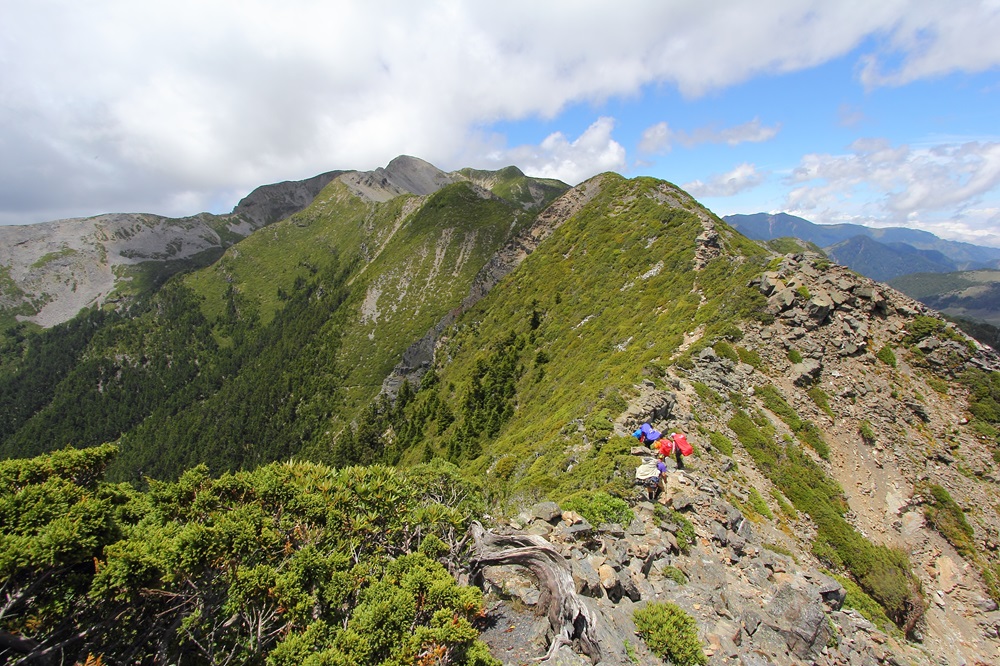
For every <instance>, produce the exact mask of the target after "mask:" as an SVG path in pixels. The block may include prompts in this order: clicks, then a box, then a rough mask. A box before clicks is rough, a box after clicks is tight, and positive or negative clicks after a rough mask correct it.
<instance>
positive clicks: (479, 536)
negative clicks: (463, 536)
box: [471, 522, 601, 663]
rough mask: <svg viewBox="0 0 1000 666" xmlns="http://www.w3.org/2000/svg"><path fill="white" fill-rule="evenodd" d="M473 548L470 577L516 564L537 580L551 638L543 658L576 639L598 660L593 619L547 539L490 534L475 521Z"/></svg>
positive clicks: (594, 620)
mask: <svg viewBox="0 0 1000 666" xmlns="http://www.w3.org/2000/svg"><path fill="white" fill-rule="evenodd" d="M471 531H472V538H473V541H474V542H475V545H476V549H475V553H474V554H473V556H472V561H471V565H472V567H471V568H472V580H474V581H478V580H479V579H481V576H482V570H483V568H484V567H488V566H503V565H509V564H517V565H520V566H522V567H525V568H526V569H528V570H529V571H531V573H532V574H534V576H535V578H536V579H537V581H538V588H539V593H540V596H539V599H538V604H539V606H540V607H542V608H545V609H546V614H547V616H548V619H549V625H550V626H551V627H552V632H553V639H552V644H551V645H550V646H549V652H548V655H547V656H546V659H549V658H551V657H552V656H553V655H554V654H555V653H556V651H558V649H559V647H560V646H561V645H567V644H571V643H572V641H573V640H579V642H580V647H581V648H582V649H583V652H584V653H585V654H586V655H587V656H588V657H590V658H591V660H593V661H594V662H595V663H597V662H599V661H600V660H601V648H600V646H599V644H598V640H597V635H596V633H597V632H596V627H597V618H596V617H595V616H594V613H593V612H592V611H591V610H590V608H588V607H587V605H586V604H585V603H584V601H583V599H581V598H580V596H579V595H577V593H576V586H575V585H574V583H573V575H572V573H571V572H570V568H569V565H568V564H567V563H566V559H565V558H564V557H563V556H562V555H561V554H560V553H559V551H557V550H556V549H555V548H553V547H552V544H550V543H549V542H548V541H546V540H545V539H543V538H542V537H540V536H535V535H532V534H494V533H493V532H489V531H487V530H485V529H484V528H483V526H482V525H480V524H479V523H478V522H477V523H473V525H472V530H471Z"/></svg>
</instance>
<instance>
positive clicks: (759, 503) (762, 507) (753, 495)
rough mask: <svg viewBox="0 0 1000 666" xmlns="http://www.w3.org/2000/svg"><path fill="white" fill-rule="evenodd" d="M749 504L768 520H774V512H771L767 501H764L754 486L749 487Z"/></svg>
mask: <svg viewBox="0 0 1000 666" xmlns="http://www.w3.org/2000/svg"><path fill="white" fill-rule="evenodd" d="M750 506H751V508H753V510H754V511H756V512H757V513H758V514H760V515H762V516H764V517H765V518H767V519H768V520H774V514H773V513H771V509H770V507H768V506H767V502H765V501H764V498H763V497H761V495H760V493H759V492H757V489H756V488H751V489H750Z"/></svg>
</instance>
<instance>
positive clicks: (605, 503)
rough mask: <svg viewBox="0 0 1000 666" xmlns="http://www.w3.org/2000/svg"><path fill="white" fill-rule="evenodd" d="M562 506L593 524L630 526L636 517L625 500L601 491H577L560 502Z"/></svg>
mask: <svg viewBox="0 0 1000 666" xmlns="http://www.w3.org/2000/svg"><path fill="white" fill-rule="evenodd" d="M560 507H561V508H562V509H564V510H567V511H576V512H577V513H578V514H580V515H581V516H583V517H584V518H586V519H587V521H588V522H589V523H590V524H591V525H601V524H603V523H618V524H619V525H624V526H628V525H629V524H631V522H632V521H633V520H634V519H635V514H634V513H632V509H630V508H629V506H628V504H627V503H626V502H625V500H623V499H621V498H618V497H612V496H611V495H609V494H607V493H605V492H601V491H597V492H587V491H582V492H579V493H576V494H575V495H571V496H570V497H569V498H567V499H566V500H564V501H563V502H560Z"/></svg>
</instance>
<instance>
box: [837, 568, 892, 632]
mask: <svg viewBox="0 0 1000 666" xmlns="http://www.w3.org/2000/svg"><path fill="white" fill-rule="evenodd" d="M832 575H833V578H834V579H835V580H836V581H837V582H838V583H840V584H841V585H842V586H843V587H844V591H845V592H847V596H846V597H845V598H844V608H853V609H854V610H856V611H858V612H859V613H861V614H862V615H863V616H864V617H865V618H866V619H867V620H868V621H869V622H871V623H872V624H874V625H875V626H876V627H878V628H879V629H881V630H882V631H885V632H890V631H892V630H893V628H894V627H893V624H892V620H890V619H889V618H888V617H887V616H886V614H885V611H884V610H882V607H881V606H879V605H878V602H876V601H875V600H874V599H872V598H871V597H870V596H868V595H867V594H865V591H864V590H862V589H861V588H860V587H858V584H857V583H855V582H854V581H853V580H851V579H850V578H848V577H847V576H839V575H837V574H832Z"/></svg>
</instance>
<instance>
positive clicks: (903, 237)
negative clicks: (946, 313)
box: [724, 213, 1000, 282]
mask: <svg viewBox="0 0 1000 666" xmlns="http://www.w3.org/2000/svg"><path fill="white" fill-rule="evenodd" d="M724 219H725V221H726V222H727V223H729V224H731V225H732V226H733V227H734V228H735V229H736V230H738V231H739V232H740V233H742V234H745V235H746V236H747V237H748V238H754V239H757V240H772V239H775V238H782V237H789V236H790V237H794V238H800V239H802V240H804V241H808V242H810V243H815V244H816V245H817V246H819V247H820V248H822V249H823V251H824V252H825V253H826V254H827V255H828V256H829V257H830V258H831V259H833V260H834V261H836V262H838V263H840V264H843V265H844V266H847V267H848V268H851V269H852V270H855V271H857V272H859V273H861V274H862V275H865V276H868V277H870V278H872V279H873V280H878V281H880V282H885V281H887V280H891V279H893V278H896V277H899V276H901V275H907V274H910V273H949V272H953V271H970V270H979V269H997V268H1000V248H989V247H982V246H978V245H973V244H971V243H962V242H958V241H948V240H944V239H941V238H938V237H937V236H935V235H934V234H932V233H929V232H927V231H921V230H919V229H906V228H903V227H885V228H872V227H864V226H861V225H858V224H814V223H812V222H809V221H808V220H805V219H803V218H801V217H796V216H794V215H788V214H787V213H776V214H768V213H755V214H753V215H727V216H726V217H725V218H724Z"/></svg>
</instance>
